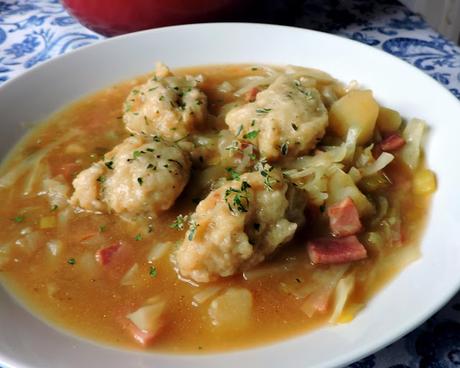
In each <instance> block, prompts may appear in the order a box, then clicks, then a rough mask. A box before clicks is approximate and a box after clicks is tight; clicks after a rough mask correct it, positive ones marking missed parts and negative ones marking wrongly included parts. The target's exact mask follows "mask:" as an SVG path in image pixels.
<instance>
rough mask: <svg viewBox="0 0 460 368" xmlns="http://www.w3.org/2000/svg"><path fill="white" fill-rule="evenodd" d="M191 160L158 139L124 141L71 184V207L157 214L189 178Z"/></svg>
mask: <svg viewBox="0 0 460 368" xmlns="http://www.w3.org/2000/svg"><path fill="white" fill-rule="evenodd" d="M190 166H191V164H190V158H189V155H188V154H187V153H185V152H184V151H182V150H181V149H180V148H179V147H178V146H177V145H175V144H173V143H168V142H166V141H164V140H162V139H160V138H158V137H142V136H134V137H129V138H127V139H125V140H124V141H123V142H122V143H121V144H119V145H118V146H116V147H115V148H114V149H113V150H112V151H110V152H109V153H107V154H106V155H105V157H104V160H103V161H99V162H97V163H95V164H93V165H92V166H91V167H89V168H88V169H86V170H83V171H82V172H80V173H79V174H78V176H77V177H76V178H75V180H74V181H73V186H74V188H75V191H74V193H73V195H72V197H71V199H70V203H71V204H72V205H73V206H78V207H80V208H83V209H85V210H90V211H103V212H104V211H107V212H116V213H129V214H136V213H145V212H149V213H159V212H162V211H165V210H167V209H169V208H170V207H171V206H172V205H173V204H174V202H175V200H176V198H177V197H178V196H179V195H180V194H181V192H182V190H183V189H184V187H185V185H186V184H187V181H188V179H189V175H190Z"/></svg>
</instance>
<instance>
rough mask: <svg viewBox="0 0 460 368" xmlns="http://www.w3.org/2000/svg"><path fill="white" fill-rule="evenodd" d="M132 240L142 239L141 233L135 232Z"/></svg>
mask: <svg viewBox="0 0 460 368" xmlns="http://www.w3.org/2000/svg"><path fill="white" fill-rule="evenodd" d="M134 240H135V241H139V240H142V235H141V233H139V234H136V236H135V237H134Z"/></svg>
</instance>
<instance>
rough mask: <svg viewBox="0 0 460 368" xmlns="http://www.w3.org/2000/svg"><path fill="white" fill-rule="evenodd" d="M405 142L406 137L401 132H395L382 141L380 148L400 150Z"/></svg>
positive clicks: (388, 150) (389, 150) (386, 150)
mask: <svg viewBox="0 0 460 368" xmlns="http://www.w3.org/2000/svg"><path fill="white" fill-rule="evenodd" d="M405 144H406V141H405V140H404V138H403V137H401V136H400V135H399V134H396V133H394V134H391V135H389V136H388V137H386V138H385V139H384V140H383V141H382V142H380V148H381V149H382V151H385V152H391V151H397V150H399V149H400V148H401V147H402V146H404V145H405Z"/></svg>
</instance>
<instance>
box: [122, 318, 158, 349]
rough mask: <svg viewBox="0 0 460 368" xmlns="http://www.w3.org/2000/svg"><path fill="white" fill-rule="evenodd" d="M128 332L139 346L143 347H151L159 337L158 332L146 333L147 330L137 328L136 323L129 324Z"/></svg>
mask: <svg viewBox="0 0 460 368" xmlns="http://www.w3.org/2000/svg"><path fill="white" fill-rule="evenodd" d="M128 331H129V333H130V334H131V336H132V337H133V338H134V340H136V341H137V342H138V343H139V344H141V345H142V346H150V345H152V343H153V342H154V340H155V338H156V337H157V335H158V331H154V332H151V331H146V330H141V329H140V328H139V327H137V326H136V325H135V324H134V323H132V322H129V323H128Z"/></svg>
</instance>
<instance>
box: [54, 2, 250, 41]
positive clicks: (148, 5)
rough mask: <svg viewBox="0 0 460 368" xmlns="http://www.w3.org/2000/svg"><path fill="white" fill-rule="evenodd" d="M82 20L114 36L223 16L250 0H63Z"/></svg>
mask: <svg viewBox="0 0 460 368" xmlns="http://www.w3.org/2000/svg"><path fill="white" fill-rule="evenodd" d="M62 2H63V4H64V6H65V7H66V8H67V10H68V11H69V12H70V13H71V14H72V15H73V16H75V17H76V18H77V19H78V20H79V21H80V22H81V23H82V24H84V25H85V26H87V27H88V28H91V29H92V30H94V31H96V32H98V33H102V34H104V35H108V36H113V35H118V34H122V33H128V32H134V31H139V30H142V29H148V28H154V27H162V26H168V25H173V24H181V23H196V22H207V21H215V20H222V18H224V17H225V18H230V17H233V16H234V15H235V14H237V13H239V12H241V10H242V9H243V8H244V7H245V5H243V4H249V3H250V2H251V1H249V0H246V1H244V0H62Z"/></svg>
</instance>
